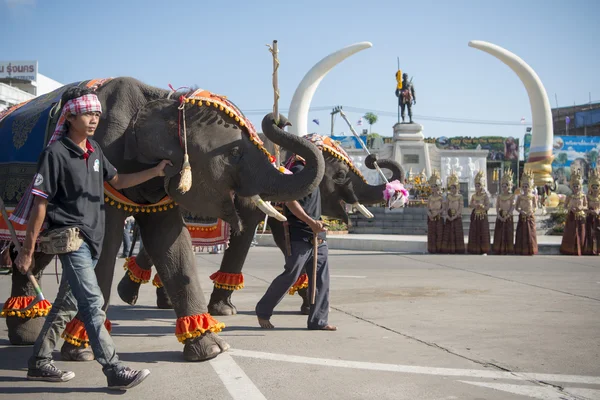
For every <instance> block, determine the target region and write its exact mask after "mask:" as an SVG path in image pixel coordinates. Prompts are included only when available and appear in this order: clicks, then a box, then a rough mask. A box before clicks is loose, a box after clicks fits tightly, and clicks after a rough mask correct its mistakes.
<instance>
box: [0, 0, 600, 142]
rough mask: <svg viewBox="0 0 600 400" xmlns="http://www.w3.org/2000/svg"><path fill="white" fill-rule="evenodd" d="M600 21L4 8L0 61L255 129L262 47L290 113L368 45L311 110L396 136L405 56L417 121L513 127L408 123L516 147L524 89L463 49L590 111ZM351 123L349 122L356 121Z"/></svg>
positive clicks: (105, 6)
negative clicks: (365, 117)
mask: <svg viewBox="0 0 600 400" xmlns="http://www.w3.org/2000/svg"><path fill="white" fill-rule="evenodd" d="M599 15H600V1H595V0H589V1H584V0H572V1H569V2H566V1H558V0H545V1H542V0H519V1H513V0H503V1H487V0H479V1H476V0H473V1H460V0H454V1H446V0H437V1H425V0H421V1H419V2H417V1H411V2H402V1H377V0H372V1H356V0H345V1H337V0H328V1H313V0H303V1H301V2H300V1H287V2H283V1H280V2H269V1H260V0H257V1H236V0H231V1H226V2H222V1H186V0H180V1H177V2H166V1H154V0H146V1H137V0H129V1H123V0H120V1H92V0H90V1H71V0H61V1H56V2H52V1H41V0H37V1H36V0H2V3H0V34H1V35H2V40H1V41H0V58H1V59H2V60H7V61H8V60H38V61H39V70H40V72H41V73H42V74H44V75H46V76H49V77H51V78H53V79H55V80H58V81H59V82H62V83H68V82H73V81H78V80H84V79H90V78H101V77H108V76H133V77H136V78H138V79H140V80H142V81H144V82H146V83H148V84H152V85H155V86H159V87H162V88H167V87H168V84H169V83H171V84H172V85H173V86H174V87H180V86H192V85H197V86H199V87H202V88H204V89H208V90H211V91H213V92H216V93H219V94H224V95H226V96H228V97H229V98H230V99H231V100H232V101H234V102H235V103H236V104H237V105H238V106H239V107H240V108H241V109H242V110H243V111H244V112H246V113H247V114H248V115H249V116H250V117H251V120H252V121H253V123H254V124H255V125H256V126H257V127H259V126H260V121H261V119H262V117H263V116H264V114H265V113H266V112H267V110H269V109H272V107H273V92H272V86H271V73H272V59H271V56H270V53H269V52H268V49H267V47H266V46H265V45H266V44H267V43H269V44H270V43H271V42H272V40H273V39H277V40H278V42H279V49H280V54H279V59H280V62H281V66H280V68H279V85H280V92H281V98H280V103H279V104H280V108H281V109H283V110H286V109H287V108H288V107H289V104H290V101H291V98H292V95H293V93H294V91H295V89H296V86H297V85H298V83H299V82H300V80H301V79H302V77H303V76H304V74H305V73H306V72H307V71H308V70H309V69H310V68H311V67H312V66H313V65H314V64H315V63H316V62H318V61H319V60H320V59H321V58H323V57H325V56H326V55H328V54H329V53H331V52H333V51H336V50H338V49H340V48H342V47H345V46H347V45H349V44H352V43H356V42H361V41H370V42H371V43H373V47H372V48H370V49H367V50H364V51H362V52H360V53H358V54H357V55H355V56H353V57H351V58H349V59H347V60H346V61H344V62H343V63H342V64H340V65H338V66H337V67H336V68H335V69H333V70H332V71H331V72H330V73H329V74H328V75H327V76H326V77H325V79H324V80H323V81H322V83H321V85H320V86H319V89H318V90H317V92H316V94H315V96H314V98H313V102H312V107H317V108H318V107H321V108H322V107H333V106H335V105H342V106H344V108H351V107H353V108H359V109H365V110H370V111H373V112H375V113H376V114H379V115H380V118H379V121H378V122H377V123H376V124H375V125H374V126H373V132H378V133H380V134H383V135H386V136H391V134H392V126H393V124H394V123H395V122H396V117H395V113H396V110H397V106H396V104H397V101H396V97H395V95H394V89H395V84H396V82H395V79H394V74H395V72H396V69H397V62H396V57H400V65H401V68H402V70H403V71H405V72H407V73H408V74H409V75H410V76H412V77H413V78H414V80H413V82H414V84H415V89H416V98H417V104H416V106H415V107H414V111H413V112H414V113H415V114H416V115H421V116H428V117H448V118H459V119H467V120H485V121H507V122H511V123H517V124H518V125H491V124H464V123H460V124H459V123H450V122H439V121H430V120H427V119H425V118H419V117H415V121H416V122H420V123H422V124H423V125H424V129H425V131H424V133H425V135H426V136H433V137H439V136H457V135H470V136H482V135H502V136H516V137H522V136H523V133H524V130H525V125H521V124H519V121H520V119H521V117H525V119H526V120H527V121H530V119H531V113H530V107H529V101H528V98H527V94H526V91H525V89H524V87H523V85H522V84H521V82H520V81H519V79H518V78H517V76H516V75H515V74H514V73H513V72H512V71H511V70H510V69H509V68H508V67H507V66H505V65H504V64H502V63H501V62H500V61H498V60H497V59H495V58H494V57H492V56H490V55H488V54H486V53H483V52H481V51H479V50H476V49H473V48H470V47H468V46H467V44H468V42H469V41H470V40H485V41H489V42H492V43H495V44H497V45H499V46H502V47H504V48H506V49H508V50H510V51H512V52H514V53H515V54H517V55H519V56H520V57H521V58H523V59H524V60H525V61H526V62H527V63H528V64H529V65H531V66H532V67H533V69H534V70H535V71H536V72H537V73H538V75H539V76H540V78H541V80H542V82H543V83H544V85H545V87H546V91H547V92H548V96H549V98H550V102H551V104H552V106H553V107H554V106H555V105H556V101H555V94H556V96H557V97H558V103H559V105H561V106H566V105H572V104H573V103H574V102H575V103H577V104H580V103H586V102H588V99H589V97H588V96H589V93H590V92H591V97H592V100H600V78H599V76H600V75H599V74H598V68H599V66H600V56H599V54H600V52H599V49H600V47H599V45H598V38H599V37H600V27H599V24H598V22H597V17H598V16H599ZM594 17H596V19H594ZM381 112H386V113H392V115H394V116H389V117H388V116H384V115H382V114H381ZM284 113H285V112H284ZM347 115H348V116H349V118H350V120H351V121H352V122H353V123H355V122H356V121H357V120H358V119H359V117H360V116H361V113H357V112H354V113H352V112H347ZM309 117H310V118H309V119H310V120H312V119H313V118H318V119H319V120H320V123H321V124H320V126H317V125H316V124H314V123H312V122H311V123H310V124H309V129H310V130H311V131H314V132H318V133H321V134H328V133H329V131H330V122H329V121H330V115H329V110H326V111H312V112H311V113H310V115H309ZM365 126H366V125H365ZM365 126H363V127H365ZM357 128H358V127H357ZM342 131H343V132H345V133H346V134H349V129H348V127H347V126H346V125H345V124H344V123H343V121H342V120H341V119H340V118H337V119H336V123H335V133H336V134H340V132H342Z"/></svg>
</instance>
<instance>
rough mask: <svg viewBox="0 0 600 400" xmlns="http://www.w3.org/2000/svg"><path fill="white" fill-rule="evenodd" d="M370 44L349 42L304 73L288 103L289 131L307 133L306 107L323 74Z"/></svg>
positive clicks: (296, 133)
mask: <svg viewBox="0 0 600 400" xmlns="http://www.w3.org/2000/svg"><path fill="white" fill-rule="evenodd" d="M372 46H373V45H372V44H371V43H369V42H360V43H355V44H351V45H350V46H347V47H344V48H343V49H340V50H338V51H336V52H335V53H331V54H330V55H328V56H327V57H325V58H323V59H322V60H321V61H319V62H318V63H316V64H315V65H314V66H313V67H312V68H311V69H310V70H309V71H308V72H307V73H306V75H305V76H304V78H302V81H300V84H299V85H298V87H297V88H296V91H295V92H294V96H293V97H292V102H291V103H290V111H289V114H288V120H289V121H290V123H291V124H292V126H290V127H289V131H290V133H293V134H295V135H299V136H304V135H306V134H308V109H309V108H310V103H311V102H312V98H313V96H314V94H315V91H316V90H317V87H319V83H321V81H322V80H323V78H324V77H325V75H327V73H328V72H329V71H330V70H331V69H332V68H333V67H335V66H336V65H338V64H339V63H341V62H342V61H344V60H345V59H346V58H348V57H350V56H351V55H353V54H355V53H358V52H359V51H361V50H364V49H368V48H369V47H372Z"/></svg>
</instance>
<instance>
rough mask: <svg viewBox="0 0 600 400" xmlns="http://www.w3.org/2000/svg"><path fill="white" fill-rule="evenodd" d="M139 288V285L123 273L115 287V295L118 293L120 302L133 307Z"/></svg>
mask: <svg viewBox="0 0 600 400" xmlns="http://www.w3.org/2000/svg"><path fill="white" fill-rule="evenodd" d="M140 286H141V284H140V283H138V282H134V281H132V280H131V279H130V278H129V275H128V274H127V273H125V275H124V276H123V278H121V281H120V282H119V285H118V286H117V293H119V297H120V298H121V300H123V301H124V302H125V303H127V304H129V305H132V306H133V305H135V303H136V302H137V299H138V295H139V292H140Z"/></svg>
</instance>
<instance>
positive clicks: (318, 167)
mask: <svg viewBox="0 0 600 400" xmlns="http://www.w3.org/2000/svg"><path fill="white" fill-rule="evenodd" d="M279 119H280V121H279V126H277V125H276V124H275V121H274V119H273V114H267V115H266V116H265V117H264V118H263V121H262V129H263V133H264V134H265V136H266V137H267V138H268V139H269V140H270V141H272V142H273V143H275V144H277V145H279V146H281V147H284V148H286V149H287V150H289V151H291V152H293V153H295V154H297V155H299V156H300V157H302V158H304V159H305V160H306V166H305V167H304V169H303V170H302V171H300V172H299V173H297V174H294V175H285V174H283V173H281V172H279V171H277V170H276V169H274V168H273V169H272V172H269V173H268V174H267V176H265V177H263V179H264V183H262V184H261V187H262V191H261V196H262V197H263V198H264V200H267V201H268V200H274V201H293V200H298V199H301V198H303V197H305V196H307V195H308V194H310V193H312V192H313V191H314V190H315V189H316V188H317V187H318V186H319V183H321V180H322V179H323V174H324V173H325V162H324V161H323V155H322V154H321V151H320V150H319V149H318V148H317V147H316V146H315V145H313V144H312V143H310V142H309V141H308V140H305V139H303V138H301V137H300V136H296V135H293V134H291V133H288V132H286V131H284V130H283V129H281V127H285V126H287V125H290V124H289V122H288V120H287V119H286V118H285V117H283V116H281V115H280V116H279Z"/></svg>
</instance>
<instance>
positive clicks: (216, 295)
mask: <svg viewBox="0 0 600 400" xmlns="http://www.w3.org/2000/svg"><path fill="white" fill-rule="evenodd" d="M232 293H233V291H231V290H226V289H218V288H214V289H213V292H212V294H211V295H210V302H209V303H208V313H209V314H210V315H235V314H237V308H235V306H234V305H233V303H232V302H231V294H232Z"/></svg>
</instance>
